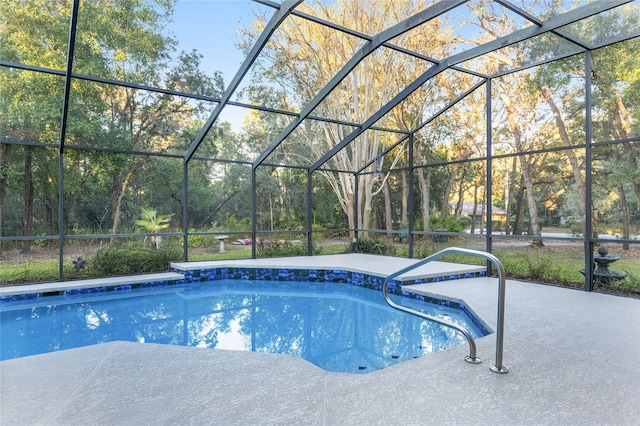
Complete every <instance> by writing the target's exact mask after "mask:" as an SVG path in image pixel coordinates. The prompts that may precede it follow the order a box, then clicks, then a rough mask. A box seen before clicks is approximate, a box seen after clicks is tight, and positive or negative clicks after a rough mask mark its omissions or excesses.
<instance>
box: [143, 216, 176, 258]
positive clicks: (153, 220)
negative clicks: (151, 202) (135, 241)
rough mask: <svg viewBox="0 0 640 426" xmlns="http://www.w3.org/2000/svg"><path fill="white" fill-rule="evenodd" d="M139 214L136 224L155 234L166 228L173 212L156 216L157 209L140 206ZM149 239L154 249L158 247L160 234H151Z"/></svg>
mask: <svg viewBox="0 0 640 426" xmlns="http://www.w3.org/2000/svg"><path fill="white" fill-rule="evenodd" d="M140 216H141V217H142V219H138V220H136V225H137V226H139V227H141V228H143V229H144V230H145V231H147V232H151V233H152V234H157V233H158V232H159V231H162V230H163V229H167V228H168V227H169V225H170V224H171V218H172V217H173V214H165V215H161V216H158V211H157V210H155V209H147V208H144V207H142V208H141V209H140ZM144 239H145V241H146V239H147V237H144ZM149 239H150V240H151V243H152V244H153V245H154V246H155V248H156V249H158V248H160V241H161V238H160V236H156V235H152V236H151V237H150V238H149Z"/></svg>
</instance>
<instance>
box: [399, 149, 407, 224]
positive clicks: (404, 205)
mask: <svg viewBox="0 0 640 426" xmlns="http://www.w3.org/2000/svg"><path fill="white" fill-rule="evenodd" d="M405 160H406V161H405V164H406V163H408V161H409V160H408V158H407V155H406V154H405ZM401 176H402V212H401V217H400V223H401V224H402V226H407V225H408V224H409V180H408V179H407V171H406V170H405V169H403V170H402V172H401Z"/></svg>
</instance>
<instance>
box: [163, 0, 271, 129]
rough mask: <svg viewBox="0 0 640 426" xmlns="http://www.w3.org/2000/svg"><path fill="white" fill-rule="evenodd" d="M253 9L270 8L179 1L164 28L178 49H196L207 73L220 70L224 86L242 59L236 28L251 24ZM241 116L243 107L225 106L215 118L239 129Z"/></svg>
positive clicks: (222, 0) (236, 1)
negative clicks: (237, 44) (177, 44)
mask: <svg viewBox="0 0 640 426" xmlns="http://www.w3.org/2000/svg"><path fill="white" fill-rule="evenodd" d="M255 10H265V11H272V10H273V9H271V8H268V7H266V6H262V5H259V4H257V3H254V2H251V1H248V0H179V1H178V3H177V4H176V6H175V11H174V16H173V23H172V24H171V25H169V28H168V30H169V31H170V32H171V33H173V35H174V36H175V37H176V38H177V40H178V41H179V43H180V44H179V47H178V49H179V50H185V51H187V52H190V51H191V50H193V49H196V50H197V51H198V52H199V53H200V54H202V55H203V59H202V68H203V69H204V70H205V71H206V72H207V73H209V74H212V73H213V72H214V71H220V72H221V73H222V76H223V78H224V83H225V87H226V86H227V85H228V84H229V83H230V82H231V80H232V79H233V77H234V76H235V74H236V72H237V70H238V69H239V68H240V65H241V64H242V61H243V60H244V58H245V56H244V54H242V53H241V52H240V51H239V50H238V49H237V48H236V42H237V40H238V28H240V27H241V26H246V27H248V26H250V25H251V23H252V22H253V15H252V11H255ZM232 99H234V100H235V99H237V97H236V96H234V97H232ZM245 116H246V110H243V108H235V107H227V108H225V109H224V110H223V112H222V114H221V116H220V118H219V119H220V120H223V121H229V122H230V123H231V126H232V128H233V130H234V131H237V132H239V131H240V130H241V128H242V122H243V121H244V118H245Z"/></svg>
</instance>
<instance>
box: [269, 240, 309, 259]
mask: <svg viewBox="0 0 640 426" xmlns="http://www.w3.org/2000/svg"><path fill="white" fill-rule="evenodd" d="M311 252H312V254H314V255H315V254H320V253H322V247H320V246H317V245H315V244H313V245H312V246H311ZM257 254H258V257H289V256H306V255H307V254H308V252H307V245H306V244H303V243H293V242H291V241H284V242H273V243H263V242H261V243H259V244H258V246H257Z"/></svg>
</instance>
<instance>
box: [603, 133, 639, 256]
mask: <svg viewBox="0 0 640 426" xmlns="http://www.w3.org/2000/svg"><path fill="white" fill-rule="evenodd" d="M612 149H613V159H614V161H615V164H616V166H617V165H618V164H620V162H621V161H622V160H621V158H620V151H618V147H617V146H615V145H613V147H612ZM616 190H617V191H618V197H620V210H621V216H622V218H621V219H622V238H623V239H625V240H628V239H629V238H631V230H630V220H629V207H628V205H627V196H626V194H625V192H624V186H623V185H622V184H620V185H617V186H616ZM596 236H597V235H596ZM622 249H623V250H629V243H627V242H624V243H622Z"/></svg>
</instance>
